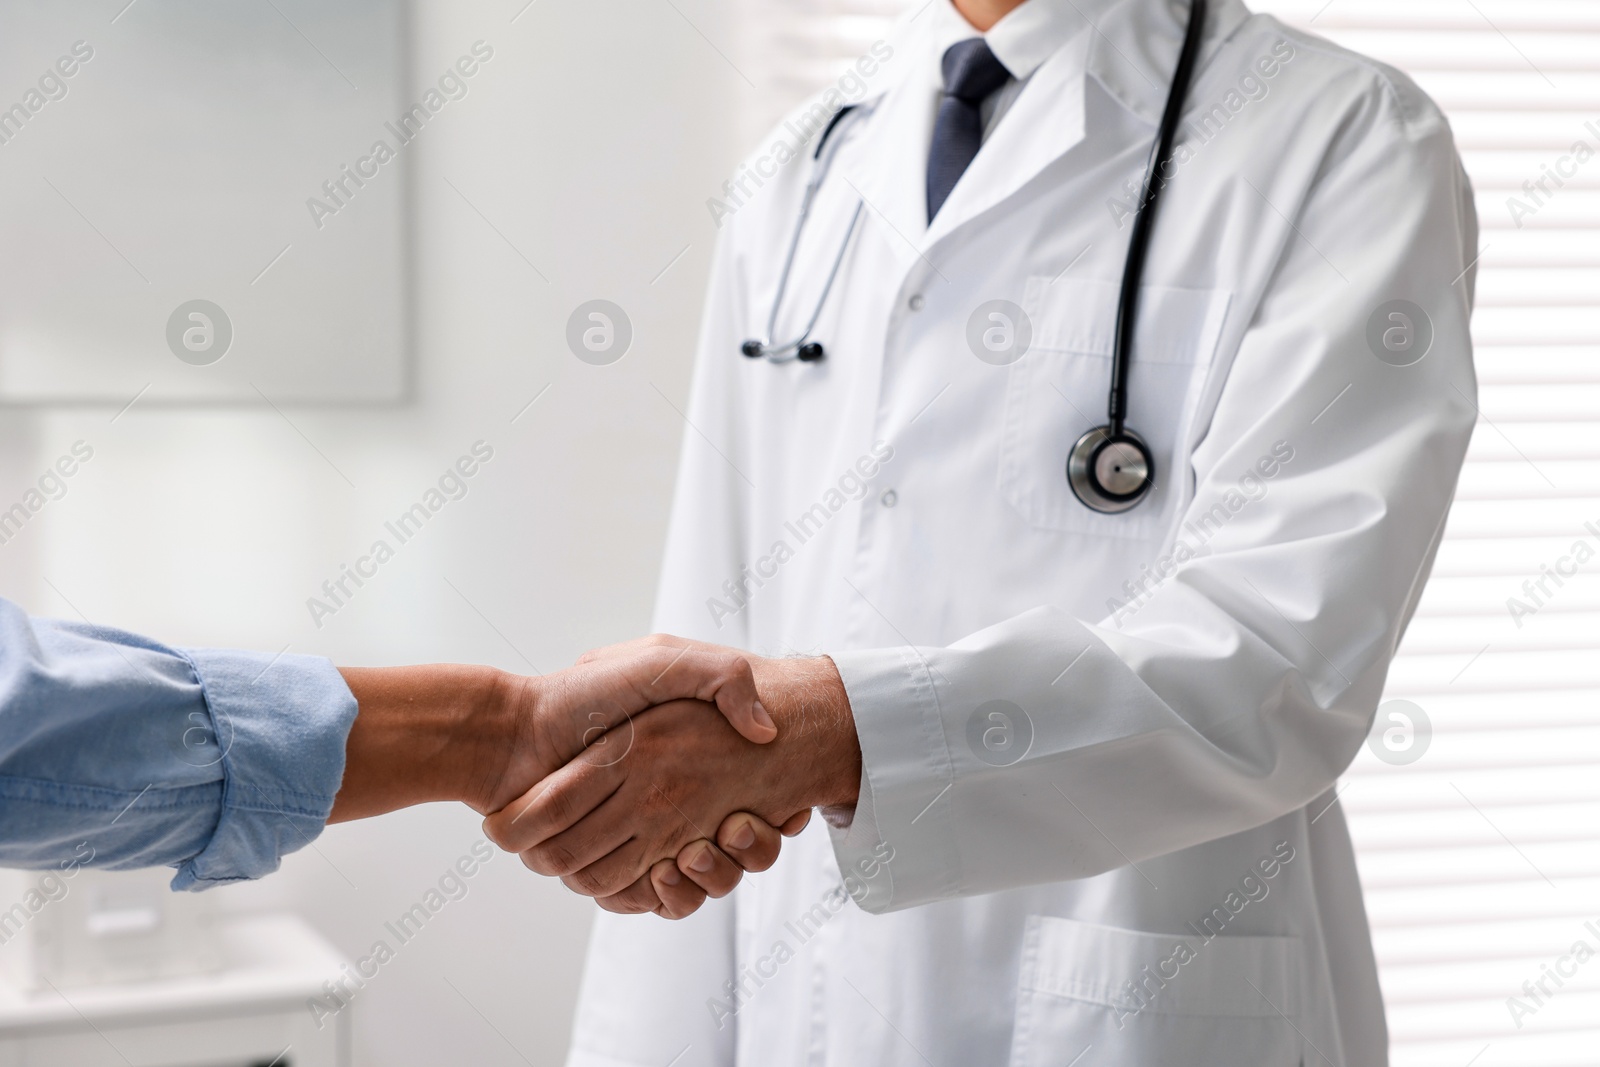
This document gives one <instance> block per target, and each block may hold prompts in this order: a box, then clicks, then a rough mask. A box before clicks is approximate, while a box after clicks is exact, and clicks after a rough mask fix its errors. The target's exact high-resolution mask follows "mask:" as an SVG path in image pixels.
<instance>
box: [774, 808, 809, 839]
mask: <svg viewBox="0 0 1600 1067" xmlns="http://www.w3.org/2000/svg"><path fill="white" fill-rule="evenodd" d="M810 824H811V809H810V808H807V809H805V810H804V811H801V812H796V813H795V814H793V815H791V816H789V818H788V819H787V820H785V822H784V824H783V825H782V826H781V827H779V829H780V830H781V831H782V832H783V836H784V837H794V836H795V835H796V834H798V833H799V832H800V831H801V830H804V829H805V828H806V827H807V826H809V825H810Z"/></svg>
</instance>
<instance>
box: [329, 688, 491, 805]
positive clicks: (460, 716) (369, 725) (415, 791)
mask: <svg viewBox="0 0 1600 1067" xmlns="http://www.w3.org/2000/svg"><path fill="white" fill-rule="evenodd" d="M340 673H342V674H343V675H344V678H345V681H346V683H347V684H348V685H349V686H350V691H351V693H352V694H353V695H354V696H355V698H356V703H357V712H356V720H355V723H354V724H353V725H352V726H351V728H350V735H349V738H348V739H347V740H346V743H345V773H344V781H343V783H342V784H341V785H340V788H339V794H338V796H337V797H336V798H335V800H334V810H333V815H332V818H331V819H330V821H332V822H342V821H345V820H347V819H361V818H367V817H369V816H373V815H379V814H382V813H383V812H387V811H394V810H395V809H397V808H404V807H410V806H411V805H413V804H426V803H431V802H435V801H463V802H465V803H467V804H469V805H472V806H474V807H480V805H482V804H484V803H486V802H488V800H489V799H490V794H491V792H492V789H493V786H494V784H495V783H496V782H498V781H499V779H500V775H501V773H502V771H503V770H504V768H505V766H506V764H507V762H508V761H509V759H510V753H511V751H512V739H513V737H514V733H515V730H516V728H517V717H516V705H517V693H518V686H517V684H516V683H517V681H518V680H517V679H515V678H514V677H513V676H510V675H506V674H505V673H504V672H501V671H498V670H495V669H493V668H490V667H467V666H454V665H434V666H422V667H387V668H360V667H348V668H341V672H340ZM480 810H482V809H481V807H480Z"/></svg>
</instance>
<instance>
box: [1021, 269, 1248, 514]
mask: <svg viewBox="0 0 1600 1067" xmlns="http://www.w3.org/2000/svg"><path fill="white" fill-rule="evenodd" d="M1117 289H1118V286H1117V284H1116V283H1114V282H1107V281H1072V280H1068V279H1061V280H1059V281H1052V280H1051V279H1049V278H1044V277H1034V278H1030V279H1028V284H1027V288H1026V289H1025V290H1024V297H1023V299H1024V307H1023V311H1024V312H1025V313H1026V315H1027V316H1028V320H1029V324H1030V326H1031V332H1032V339H1031V342H1030V344H1029V347H1028V350H1027V352H1026V354H1025V355H1023V356H1022V358H1021V359H1019V360H1018V361H1017V362H1016V363H1013V364H1012V365H1011V367H1010V370H1009V372H1008V373H1009V374H1010V380H1009V381H1008V382H1007V386H1006V402H1005V415H1004V419H1005V422H1004V426H1003V427H1002V430H1001V438H1000V472H999V486H1000V491H1001V493H1002V494H1003V495H1004V496H1005V497H1006V499H1007V500H1008V501H1009V502H1010V503H1011V505H1012V506H1013V507H1014V508H1015V509H1016V510H1017V511H1018V512H1019V513H1021V515H1022V517H1023V518H1024V519H1026V520H1027V521H1028V522H1029V523H1031V524H1032V525H1034V526H1037V527H1040V528H1042V529H1046V530H1059V531H1063V532H1069V533H1081V534H1089V535H1092V536H1099V537H1115V538H1126V539H1141V540H1152V539H1159V538H1161V537H1163V536H1165V534H1166V532H1167V530H1168V529H1169V528H1170V526H1171V519H1172V517H1173V515H1174V514H1175V513H1176V509H1177V508H1179V507H1182V506H1183V505H1184V504H1186V503H1187V502H1188V499H1189V492H1190V489H1189V469H1188V467H1189V452H1190V448H1191V446H1192V435H1193V431H1194V429H1195V426H1194V419H1195V411H1196V408H1197V406H1198V403H1199V398H1200V393H1201V391H1202V388H1203V386H1204V383H1205V379H1206V372H1207V371H1208V369H1209V368H1210V366H1211V361H1212V356H1213V355H1214V353H1215V351H1216V347H1217V341H1218V338H1219V337H1220V336H1221V333H1222V324H1223V320H1224V318H1225V317H1226V315H1227V310H1228V301H1229V294H1228V293H1227V292H1226V291H1225V290H1204V289H1173V288H1170V287H1167V286H1156V285H1147V286H1144V287H1143V288H1141V289H1140V297H1139V326H1138V328H1137V329H1136V330H1135V333H1134V345H1133V359H1132V362H1131V364H1130V367H1129V375H1128V418H1127V427H1128V429H1130V430H1133V431H1134V432H1135V433H1137V434H1139V436H1141V437H1142V438H1144V440H1145V443H1146V444H1147V445H1148V446H1149V447H1150V451H1151V454H1152V456H1153V458H1154V460H1155V478H1154V486H1153V487H1152V488H1151V490H1150V494H1149V495H1148V496H1147V497H1146V498H1145V499H1144V500H1143V501H1141V502H1140V503H1139V504H1138V506H1136V507H1135V508H1133V509H1132V510H1130V511H1126V512H1123V513H1121V514H1118V515H1104V514H1101V513H1100V512H1097V511H1091V510H1090V509H1089V508H1087V507H1085V506H1084V505H1083V504H1082V503H1081V502H1080V501H1079V500H1078V498H1077V497H1076V496H1074V495H1073V492H1072V487H1071V486H1070V485H1069V484H1068V482H1067V474H1066V470H1067V455H1068V454H1069V453H1070V452H1071V451H1072V446H1073V444H1074V443H1076V442H1077V440H1078V438H1079V437H1081V436H1082V435H1083V434H1084V433H1085V432H1087V431H1088V430H1090V429H1092V428H1093V427H1096V426H1103V425H1104V424H1105V422H1106V398H1107V395H1108V394H1109V393H1110V390H1111V351H1112V344H1113V338H1114V336H1115V331H1116V318H1117V314H1116V312H1117Z"/></svg>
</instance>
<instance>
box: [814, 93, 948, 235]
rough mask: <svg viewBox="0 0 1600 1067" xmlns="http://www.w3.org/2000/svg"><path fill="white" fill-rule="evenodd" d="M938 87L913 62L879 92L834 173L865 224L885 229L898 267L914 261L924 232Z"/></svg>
mask: <svg viewBox="0 0 1600 1067" xmlns="http://www.w3.org/2000/svg"><path fill="white" fill-rule="evenodd" d="M938 99H939V85H938V84H937V83H936V82H934V81H933V80H932V79H931V78H930V77H929V71H928V69H927V64H926V63H918V64H916V66H915V68H914V69H911V70H908V71H906V72H905V74H904V76H903V77H901V78H900V79H899V80H898V81H897V82H896V83H895V84H894V85H892V86H890V87H889V89H888V90H887V91H886V92H885V93H884V96H883V98H882V100H880V101H879V102H878V104H877V107H876V109H875V111H874V113H873V115H872V119H871V121H870V123H869V124H868V127H867V129H865V130H864V136H863V137H862V138H860V139H859V141H858V142H857V145H855V146H852V147H853V148H855V149H856V150H855V151H852V152H850V153H848V154H847V155H842V156H841V158H840V160H839V170H840V173H841V176H842V177H843V179H844V180H845V181H846V182H848V183H849V184H850V186H851V188H852V189H853V190H854V192H855V195H857V196H859V197H860V198H861V200H862V202H863V203H865V204H866V209H867V219H866V221H868V222H871V223H875V224H877V225H881V226H884V227H886V228H887V229H888V230H889V231H890V233H889V234H888V236H887V240H886V242H885V243H886V244H887V245H888V246H889V247H890V248H892V249H893V252H894V255H895V256H896V258H897V260H898V261H900V262H901V263H902V264H903V265H906V266H909V264H910V263H911V262H912V261H914V260H915V259H917V258H918V256H919V255H920V254H921V252H922V249H923V247H924V241H925V238H926V236H927V229H928V215H927V212H928V208H927V203H928V194H927V187H926V175H927V162H928V149H929V146H930V144H931V143H932V139H933V115H934V110H935V108H936V106H937V103H938Z"/></svg>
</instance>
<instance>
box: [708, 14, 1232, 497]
mask: <svg viewBox="0 0 1600 1067" xmlns="http://www.w3.org/2000/svg"><path fill="white" fill-rule="evenodd" d="M1205 21H1206V0H1190V4H1189V23H1188V26H1187V28H1186V29H1185V31H1184V37H1183V48H1182V50H1181V51H1180V52H1179V53H1178V65H1177V68H1176V69H1175V70H1174V71H1173V75H1172V86H1171V88H1170V89H1169V90H1168V92H1167V104H1166V108H1165V109H1164V110H1163V112H1162V114H1161V126H1160V128H1159V131H1158V133H1157V135H1156V142H1155V145H1154V146H1153V147H1152V149H1151V153H1150V159H1149V160H1148V162H1147V163H1146V165H1145V174H1144V183H1143V185H1142V186H1141V187H1140V193H1139V206H1138V208H1137V209H1136V210H1135V212H1134V217H1133V232H1132V234H1131V235H1130V236H1129V238H1128V258H1127V260H1126V262H1125V263H1124V266H1123V271H1122V287H1121V290H1120V291H1119V293H1118V296H1117V325H1116V333H1115V335H1114V339H1113V341H1112V350H1111V396H1110V400H1109V403H1108V405H1107V421H1106V425H1104V426H1096V427H1095V428H1094V429H1092V430H1090V431H1089V432H1088V433H1086V434H1084V435H1083V436H1082V437H1080V438H1078V440H1077V443H1076V444H1074V445H1073V446H1072V451H1071V452H1070V453H1069V454H1068V456H1067V482H1068V484H1069V485H1071V486H1072V492H1073V495H1075V496H1076V497H1077V498H1078V499H1079V500H1080V501H1082V502H1083V504H1084V506H1085V507H1088V508H1090V509H1092V510H1094V511H1098V512H1102V513H1104V514H1117V513H1118V512H1123V511H1127V510H1128V509H1129V508H1131V507H1133V506H1134V505H1135V504H1137V503H1139V501H1141V500H1143V499H1144V498H1145V496H1146V495H1147V494H1148V493H1149V492H1150V489H1151V487H1152V486H1153V485H1155V471H1156V464H1155V457H1154V456H1152V455H1151V453H1150V447H1149V446H1148V445H1147V444H1145V442H1144V438H1142V437H1140V436H1139V435H1138V434H1137V433H1135V432H1134V431H1133V430H1131V429H1129V428H1128V426H1127V415H1128V363H1129V360H1130V359H1131V355H1132V351H1133V332H1134V327H1135V325H1136V323H1137V319H1138V309H1139V285H1140V282H1141V280H1142V279H1143V277H1144V261H1145V256H1146V254H1147V253H1148V252H1149V249H1150V235H1151V232H1152V230H1151V228H1152V225H1153V222H1152V220H1153V219H1154V217H1155V213H1156V205H1157V203H1158V201H1159V200H1160V195H1161V191H1162V189H1164V188H1165V186H1166V182H1165V180H1163V179H1162V175H1163V173H1164V172H1165V171H1166V170H1167V166H1168V164H1169V163H1170V162H1171V159H1172V142H1173V139H1174V137H1175V136H1176V134H1177V130H1178V120H1179V118H1181V117H1182V114H1183V105H1184V100H1185V98H1186V97H1187V95H1188V92H1189V81H1190V79H1191V77H1192V75H1193V74H1194V65H1195V61H1196V59H1197V58H1198V57H1199V54H1200V38H1201V36H1202V35H1203V32H1204V30H1205ZM852 110H854V106H850V107H844V108H841V109H840V110H839V111H838V112H836V113H835V114H834V116H833V120H832V121H831V122H829V124H828V126H827V128H826V129H824V130H823V132H822V138H821V140H820V142H819V143H818V145H817V150H816V152H815V153H813V155H812V159H813V160H814V166H813V170H812V177H811V181H810V183H809V184H807V185H806V189H805V193H804V196H803V197H802V199H801V201H800V215H799V218H797V219H796V220H795V226H794V235H793V237H792V238H791V239H790V241H789V253H788V255H787V256H786V257H785V259H784V262H783V273H782V274H781V275H780V276H779V278H778V290H777V292H776V293H775V294H774V295H773V298H772V313H771V314H770V315H768V316H767V332H766V339H765V340H760V341H757V340H749V341H746V342H744V344H742V345H740V346H739V349H740V351H741V352H743V353H744V354H745V355H746V356H749V357H750V358H752V359H759V358H762V357H765V358H766V359H767V360H768V361H770V362H773V363H788V362H790V361H791V360H799V361H801V362H803V363H815V362H818V361H820V360H822V359H823V358H825V356H826V355H827V352H826V350H825V349H824V348H823V346H822V344H821V342H819V341H814V340H812V339H811V331H812V330H813V329H815V328H816V325H817V320H818V319H819V318H821V316H822V309H823V307H825V306H826V305H827V302H828V293H829V292H830V291H831V290H832V289H833V283H834V281H835V279H837V277H838V275H839V268H840V266H841V265H842V264H843V263H844V256H845V252H846V251H847V250H848V249H849V247H850V239H851V238H852V237H853V236H854V235H855V231H856V226H857V225H858V224H859V223H860V221H861V211H862V208H863V206H864V204H863V203H862V202H860V201H857V203H856V209H855V213H854V214H852V215H851V216H850V226H849V228H848V229H847V230H846V231H845V235H844V240H843V241H841V242H840V243H839V252H838V254H837V255H836V256H834V259H833V266H832V268H831V269H830V270H829V271H828V278H827V281H826V282H824V283H823V286H822V293H821V294H820V295H819V296H818V297H817V304H816V307H815V308H814V309H813V310H812V312H811V318H810V319H809V320H808V321H807V322H806V324H805V328H804V329H802V330H801V331H800V334H799V336H798V337H796V338H795V339H794V340H792V341H787V342H783V343H775V342H774V341H773V335H774V332H775V331H776V329H777V323H778V312H779V310H780V309H781V308H782V306H783V297H784V294H785V292H787V290H788V286H789V273H790V270H791V269H792V268H793V266H794V258H795V252H796V250H797V249H798V248H799V247H800V237H801V234H802V233H803V232H804V230H805V225H806V219H807V218H808V217H809V216H810V214H811V205H812V202H813V201H814V200H815V199H816V195H817V191H818V190H819V189H820V188H821V187H822V181H823V179H824V178H825V177H827V173H828V168H829V167H830V166H831V165H832V164H833V159H834V156H835V155H836V154H837V152H838V142H837V141H835V142H834V143H833V147H832V148H831V149H830V148H829V142H830V139H831V135H832V134H833V133H834V131H835V130H836V129H837V128H838V127H839V125H840V123H841V121H842V120H843V119H844V118H845V116H846V115H847V114H849V113H850V112H851V111H852Z"/></svg>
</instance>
